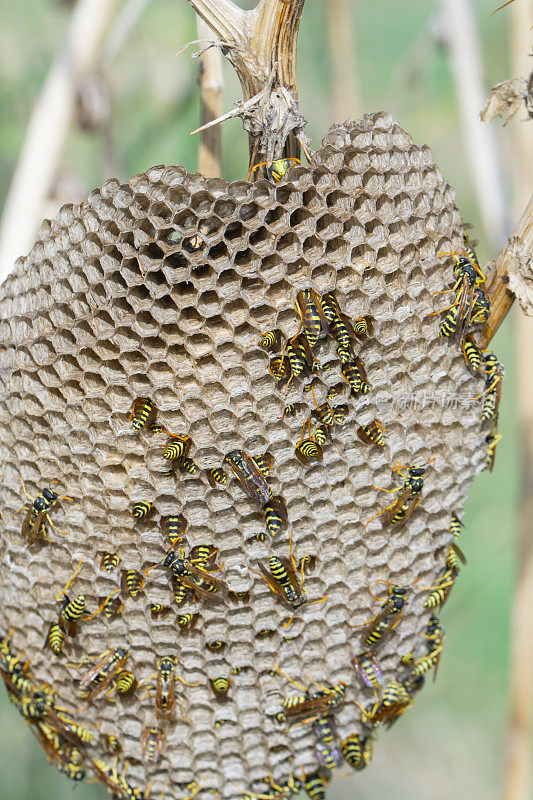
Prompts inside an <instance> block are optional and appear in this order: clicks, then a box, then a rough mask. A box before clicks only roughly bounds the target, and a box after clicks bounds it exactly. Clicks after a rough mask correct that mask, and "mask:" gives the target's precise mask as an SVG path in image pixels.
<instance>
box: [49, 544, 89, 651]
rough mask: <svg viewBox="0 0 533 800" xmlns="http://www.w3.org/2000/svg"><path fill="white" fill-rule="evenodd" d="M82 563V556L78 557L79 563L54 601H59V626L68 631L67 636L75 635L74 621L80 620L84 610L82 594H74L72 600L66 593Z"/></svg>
mask: <svg viewBox="0 0 533 800" xmlns="http://www.w3.org/2000/svg"><path fill="white" fill-rule="evenodd" d="M82 563H83V557H82V558H80V563H79V564H78V566H77V567H76V570H75V571H74V574H73V576H72V578H71V579H70V580H69V581H68V583H67V585H66V586H65V587H64V588H63V589H62V590H61V591H60V592H59V594H58V595H56V603H60V611H59V626H60V627H61V630H62V631H63V632H65V633H68V635H69V636H76V633H77V631H76V623H77V622H79V621H81V617H82V615H83V614H84V612H85V597H84V596H83V595H82V594H79V595H76V597H74V598H73V599H72V600H71V599H70V598H69V596H68V595H67V594H66V591H67V589H68V588H69V587H70V586H72V584H73V583H74V581H75V580H76V576H77V574H78V572H79V571H80V569H81V565H82ZM62 598H63V599H62Z"/></svg>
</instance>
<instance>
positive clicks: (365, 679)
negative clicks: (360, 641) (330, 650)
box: [353, 650, 383, 689]
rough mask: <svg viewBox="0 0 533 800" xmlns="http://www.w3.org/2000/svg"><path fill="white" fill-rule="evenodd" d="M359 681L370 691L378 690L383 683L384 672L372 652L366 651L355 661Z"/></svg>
mask: <svg viewBox="0 0 533 800" xmlns="http://www.w3.org/2000/svg"><path fill="white" fill-rule="evenodd" d="M353 665H354V669H355V672H356V675H357V676H358V678H359V680H360V681H361V682H362V683H364V685H365V686H368V688H369V689H377V688H378V687H379V686H380V685H381V684H382V683H383V670H382V669H381V666H380V664H379V663H378V661H377V659H376V657H375V655H374V653H373V652H372V651H371V650H364V651H363V652H362V653H359V654H358V655H357V656H355V658H354V659H353Z"/></svg>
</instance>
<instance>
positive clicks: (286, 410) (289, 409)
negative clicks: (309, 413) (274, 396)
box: [278, 403, 296, 419]
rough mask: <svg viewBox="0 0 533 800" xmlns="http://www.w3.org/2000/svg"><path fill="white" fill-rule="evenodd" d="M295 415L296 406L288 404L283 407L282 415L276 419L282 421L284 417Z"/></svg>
mask: <svg viewBox="0 0 533 800" xmlns="http://www.w3.org/2000/svg"><path fill="white" fill-rule="evenodd" d="M295 414H296V404H295V403H288V404H287V405H286V406H283V414H282V415H281V417H278V419H283V418H284V417H294V415H295Z"/></svg>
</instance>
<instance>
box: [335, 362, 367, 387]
mask: <svg viewBox="0 0 533 800" xmlns="http://www.w3.org/2000/svg"><path fill="white" fill-rule="evenodd" d="M341 361H342V359H341ZM341 373H342V376H343V378H344V380H345V381H346V382H347V383H348V385H349V386H350V389H351V390H352V392H353V393H354V394H355V395H357V394H368V392H369V391H370V389H371V387H370V385H369V384H368V382H367V379H366V373H365V370H364V367H363V365H362V363H361V361H360V360H359V359H358V358H353V357H352V360H351V361H348V362H344V363H342V364H341Z"/></svg>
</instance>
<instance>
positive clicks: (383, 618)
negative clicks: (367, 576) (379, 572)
mask: <svg viewBox="0 0 533 800" xmlns="http://www.w3.org/2000/svg"><path fill="white" fill-rule="evenodd" d="M378 583H385V584H387V585H388V592H387V597H379V596H377V595H375V594H373V592H372V591H371V590H370V589H369V591H370V594H371V595H372V597H374V598H375V599H376V600H379V601H380V602H381V603H382V606H381V610H380V612H379V613H378V614H377V615H376V616H375V617H374V618H373V619H371V620H370V621H369V622H366V623H365V624H364V625H362V626H361V625H357V626H353V625H350V627H362V628H363V647H364V648H366V649H367V650H369V649H371V648H373V647H375V646H376V644H377V643H378V642H383V639H384V637H385V636H386V635H388V634H389V633H391V631H393V630H394V628H395V627H396V625H398V623H399V622H400V620H401V618H402V611H403V607H404V605H405V596H406V594H407V587H405V586H396V585H394V584H391V583H388V581H383V580H381V579H380V580H379V581H378Z"/></svg>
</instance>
